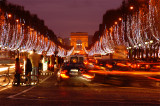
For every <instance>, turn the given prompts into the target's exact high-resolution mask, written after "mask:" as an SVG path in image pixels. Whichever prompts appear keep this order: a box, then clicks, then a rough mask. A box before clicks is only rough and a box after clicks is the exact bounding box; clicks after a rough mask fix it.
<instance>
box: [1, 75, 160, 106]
mask: <svg viewBox="0 0 160 106" xmlns="http://www.w3.org/2000/svg"><path fill="white" fill-rule="evenodd" d="M131 77H132V76H131ZM133 80H137V81H136V82H134V83H133V82H132V84H129V85H125V86H122V85H116V84H114V82H116V80H114V81H112V82H113V84H112V83H100V82H97V81H94V80H92V81H91V80H88V79H85V78H83V77H77V78H72V79H69V80H67V81H61V82H57V80H56V76H55V75H43V76H40V84H38V85H37V86H8V87H4V88H3V87H0V105H1V106H21V105H24V106H25V105H26V106H36V105H40V106H53V105H118V106H119V105H123V106H124V105H125V106H126V105H157V106H158V105H160V87H159V86H154V84H153V86H151V85H149V86H146V85H147V83H148V82H153V81H152V80H149V81H146V79H145V78H143V77H141V76H136V77H135V76H134V79H133ZM141 81H142V82H141ZM145 81H146V83H143V82H145Z"/></svg>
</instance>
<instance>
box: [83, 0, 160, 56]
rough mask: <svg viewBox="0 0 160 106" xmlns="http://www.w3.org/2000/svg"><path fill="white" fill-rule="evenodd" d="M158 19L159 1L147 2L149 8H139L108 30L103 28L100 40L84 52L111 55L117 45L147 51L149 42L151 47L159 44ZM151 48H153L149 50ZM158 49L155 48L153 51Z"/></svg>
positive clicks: (150, 0) (151, 0) (159, 13)
mask: <svg viewBox="0 0 160 106" xmlns="http://www.w3.org/2000/svg"><path fill="white" fill-rule="evenodd" d="M145 7H149V8H145ZM133 9H134V8H133ZM159 17H160V0H149V6H144V7H143V8H139V11H136V12H135V13H133V14H128V15H126V19H125V20H124V19H123V18H121V19H120V20H119V21H116V22H115V24H114V25H113V26H111V27H110V29H109V30H107V29H106V28H105V29H104V33H103V35H101V38H100V40H99V41H97V42H95V44H94V45H93V46H92V47H91V49H90V50H86V49H85V51H86V53H88V54H89V55H94V54H97V53H98V54H101V53H106V54H107V53H113V52H114V48H115V47H116V46H117V45H124V46H125V47H126V48H128V49H129V48H136V49H138V48H139V49H147V48H149V47H150V46H151V43H150V41H153V43H152V45H154V46H155V45H157V44H159V42H160V41H159V40H160V32H159V31H160V27H159V26H160V20H159ZM152 48H154V47H153V46H152V47H151V48H150V49H152ZM158 48H159V47H155V49H158ZM158 54H160V51H159V53H158ZM149 55H151V54H149ZM152 55H153V54H152Z"/></svg>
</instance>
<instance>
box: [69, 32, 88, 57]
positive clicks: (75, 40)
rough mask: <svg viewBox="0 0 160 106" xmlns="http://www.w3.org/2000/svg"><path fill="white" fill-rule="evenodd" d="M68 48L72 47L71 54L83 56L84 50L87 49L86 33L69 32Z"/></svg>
mask: <svg viewBox="0 0 160 106" xmlns="http://www.w3.org/2000/svg"><path fill="white" fill-rule="evenodd" d="M70 46H73V47H74V52H73V54H75V53H77V54H85V51H84V48H85V47H88V33H86V32H71V35H70Z"/></svg>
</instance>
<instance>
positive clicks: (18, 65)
mask: <svg viewBox="0 0 160 106" xmlns="http://www.w3.org/2000/svg"><path fill="white" fill-rule="evenodd" d="M15 72H16V74H15V78H16V80H17V86H19V85H20V74H22V70H21V67H20V62H19V58H16V63H15Z"/></svg>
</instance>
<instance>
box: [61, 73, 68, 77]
mask: <svg viewBox="0 0 160 106" xmlns="http://www.w3.org/2000/svg"><path fill="white" fill-rule="evenodd" d="M61 77H62V78H69V76H67V75H66V74H61Z"/></svg>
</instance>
